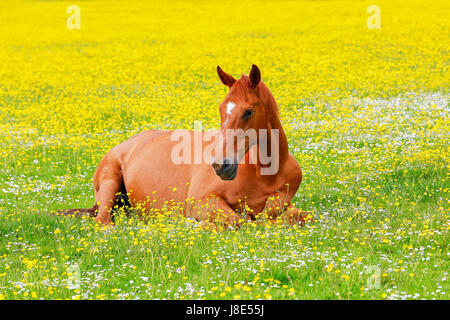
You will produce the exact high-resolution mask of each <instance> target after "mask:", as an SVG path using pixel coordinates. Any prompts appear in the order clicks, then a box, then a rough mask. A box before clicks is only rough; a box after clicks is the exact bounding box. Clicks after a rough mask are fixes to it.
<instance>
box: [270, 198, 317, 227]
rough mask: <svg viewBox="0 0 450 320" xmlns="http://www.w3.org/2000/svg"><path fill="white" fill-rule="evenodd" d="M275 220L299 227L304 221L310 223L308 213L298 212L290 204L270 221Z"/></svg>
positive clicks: (310, 219)
mask: <svg viewBox="0 0 450 320" xmlns="http://www.w3.org/2000/svg"><path fill="white" fill-rule="evenodd" d="M277 219H280V220H281V221H282V222H283V223H286V224H289V225H294V224H299V225H301V226H303V225H304V224H305V222H306V221H312V218H311V217H310V214H309V212H307V211H300V210H299V209H298V208H297V207H296V206H295V205H293V204H292V203H291V204H289V205H287V206H286V207H285V208H284V210H283V211H281V212H280V213H279V215H278V216H277V217H275V219H273V220H272V221H276V220H277Z"/></svg>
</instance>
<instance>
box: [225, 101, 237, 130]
mask: <svg viewBox="0 0 450 320" xmlns="http://www.w3.org/2000/svg"><path fill="white" fill-rule="evenodd" d="M234 107H236V104H235V103H234V102H233V101H230V102H228V103H227V115H226V118H225V121H224V123H223V125H222V128H225V127H226V125H227V123H228V115H229V114H230V113H231V111H233V109H234Z"/></svg>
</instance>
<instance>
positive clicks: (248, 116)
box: [242, 109, 253, 120]
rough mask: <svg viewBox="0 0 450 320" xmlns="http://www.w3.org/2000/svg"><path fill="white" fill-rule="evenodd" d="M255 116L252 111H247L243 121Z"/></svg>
mask: <svg viewBox="0 0 450 320" xmlns="http://www.w3.org/2000/svg"><path fill="white" fill-rule="evenodd" d="M252 114H253V110H252V109H247V110H245V111H244V114H243V115H242V120H245V119H248V118H250V117H251V116H252Z"/></svg>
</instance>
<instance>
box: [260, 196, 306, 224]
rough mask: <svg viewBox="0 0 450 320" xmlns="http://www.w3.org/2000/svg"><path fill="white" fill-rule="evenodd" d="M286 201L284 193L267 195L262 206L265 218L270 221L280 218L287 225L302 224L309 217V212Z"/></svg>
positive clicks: (273, 221)
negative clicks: (264, 204)
mask: <svg viewBox="0 0 450 320" xmlns="http://www.w3.org/2000/svg"><path fill="white" fill-rule="evenodd" d="M286 201H287V199H286V196H285V195H284V194H275V195H273V196H271V197H269V198H268V199H267V201H266V206H265V208H264V213H265V216H266V218H267V220H268V221H269V222H271V223H275V222H276V221H277V220H281V222H282V223H285V224H289V225H294V224H299V225H304V224H305V221H307V220H308V219H309V213H308V212H306V211H301V210H299V209H298V208H297V207H295V205H294V204H292V203H288V202H286Z"/></svg>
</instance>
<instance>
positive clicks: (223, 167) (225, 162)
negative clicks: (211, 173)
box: [221, 159, 232, 171]
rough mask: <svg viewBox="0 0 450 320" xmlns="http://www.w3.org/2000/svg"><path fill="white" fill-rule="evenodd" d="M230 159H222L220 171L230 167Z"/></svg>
mask: <svg viewBox="0 0 450 320" xmlns="http://www.w3.org/2000/svg"><path fill="white" fill-rule="evenodd" d="M231 165H232V164H231V161H230V160H228V159H224V160H223V164H222V168H221V169H222V171H226V170H228V169H230V168H231Z"/></svg>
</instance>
